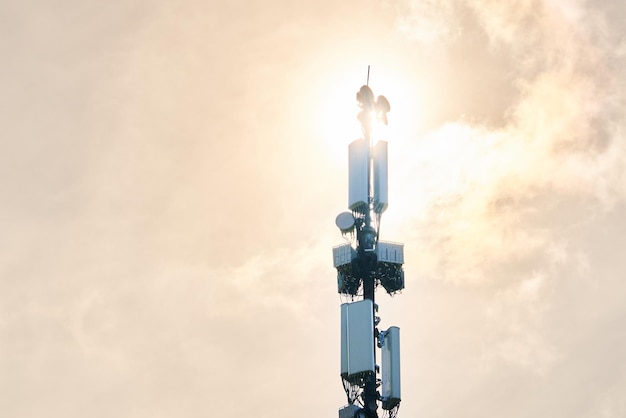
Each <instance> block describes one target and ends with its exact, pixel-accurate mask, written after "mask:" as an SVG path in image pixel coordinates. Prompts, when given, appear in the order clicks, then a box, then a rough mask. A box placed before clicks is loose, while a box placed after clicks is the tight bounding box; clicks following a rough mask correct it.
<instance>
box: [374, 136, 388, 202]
mask: <svg viewBox="0 0 626 418" xmlns="http://www.w3.org/2000/svg"><path fill="white" fill-rule="evenodd" d="M387 185H388V179H387V141H378V143H377V144H376V145H374V212H376V213H383V212H384V211H385V209H387V206H388V205H389V197H388V192H387Z"/></svg>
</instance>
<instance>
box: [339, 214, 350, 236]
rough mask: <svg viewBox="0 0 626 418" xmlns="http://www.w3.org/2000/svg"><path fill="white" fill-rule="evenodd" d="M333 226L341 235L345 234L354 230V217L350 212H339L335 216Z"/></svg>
mask: <svg viewBox="0 0 626 418" xmlns="http://www.w3.org/2000/svg"><path fill="white" fill-rule="evenodd" d="M335 224H336V225H337V228H339V230H340V231H341V233H342V234H346V233H348V232H350V231H352V229H353V228H354V216H352V214H351V213H350V212H341V213H340V214H339V215H337V218H336V219H335Z"/></svg>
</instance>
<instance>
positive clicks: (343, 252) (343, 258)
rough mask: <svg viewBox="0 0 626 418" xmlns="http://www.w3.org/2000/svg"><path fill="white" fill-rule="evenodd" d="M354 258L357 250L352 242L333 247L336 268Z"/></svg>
mask: <svg viewBox="0 0 626 418" xmlns="http://www.w3.org/2000/svg"><path fill="white" fill-rule="evenodd" d="M353 258H356V251H354V249H353V248H352V246H351V245H350V244H342V245H338V246H336V247H333V265H334V266H335V268H337V267H340V266H344V265H346V264H350V263H351V262H352V259H353Z"/></svg>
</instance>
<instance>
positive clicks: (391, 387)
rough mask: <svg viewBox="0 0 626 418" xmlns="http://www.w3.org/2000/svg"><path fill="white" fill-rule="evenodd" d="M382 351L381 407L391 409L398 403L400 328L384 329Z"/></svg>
mask: <svg viewBox="0 0 626 418" xmlns="http://www.w3.org/2000/svg"><path fill="white" fill-rule="evenodd" d="M381 352H382V376H381V378H382V387H381V389H382V399H383V409H387V410H389V409H392V408H393V407H394V406H396V405H397V404H398V403H400V328H398V327H390V328H389V329H388V330H387V331H385V342H384V344H383V346H382V348H381Z"/></svg>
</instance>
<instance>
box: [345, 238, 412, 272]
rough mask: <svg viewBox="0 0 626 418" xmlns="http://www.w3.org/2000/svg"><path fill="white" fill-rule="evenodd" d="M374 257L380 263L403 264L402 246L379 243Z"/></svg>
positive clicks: (384, 242) (385, 242) (392, 243)
mask: <svg viewBox="0 0 626 418" xmlns="http://www.w3.org/2000/svg"><path fill="white" fill-rule="evenodd" d="M376 255H377V256H378V261H380V262H384V263H395V264H404V244H397V243H395V242H387V241H379V242H378V245H376ZM335 267H336V266H335Z"/></svg>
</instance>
